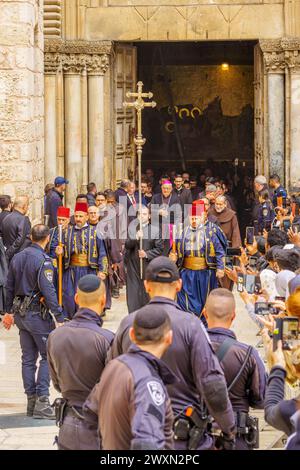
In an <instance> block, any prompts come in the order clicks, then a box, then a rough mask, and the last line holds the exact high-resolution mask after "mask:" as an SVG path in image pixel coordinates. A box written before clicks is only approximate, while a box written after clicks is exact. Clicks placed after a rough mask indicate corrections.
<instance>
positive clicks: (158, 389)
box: [147, 380, 166, 406]
mask: <svg viewBox="0 0 300 470" xmlns="http://www.w3.org/2000/svg"><path fill="white" fill-rule="evenodd" d="M147 387H148V391H149V393H150V396H151V398H152V400H153V402H154V403H155V405H156V406H161V405H162V404H163V403H165V400H166V395H165V392H164V390H163V388H162V386H161V384H160V383H159V382H156V381H154V380H152V381H150V382H148V383H147Z"/></svg>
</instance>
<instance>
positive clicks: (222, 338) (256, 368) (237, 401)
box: [204, 289, 267, 450]
mask: <svg viewBox="0 0 300 470" xmlns="http://www.w3.org/2000/svg"><path fill="white" fill-rule="evenodd" d="M204 315H205V317H206V319H207V322H208V330H207V332H208V334H209V337H210V340H211V343H212V346H213V348H214V350H215V352H216V354H217V357H218V359H219V361H220V362H221V365H222V368H223V370H224V374H225V378H226V382H227V386H228V392H229V398H230V401H231V404H232V408H233V411H234V415H235V419H236V428H237V435H236V449H237V450H251V449H254V448H258V444H259V442H258V437H259V435H258V432H259V431H258V422H257V419H256V418H254V417H252V416H250V415H249V408H250V407H251V408H256V409H263V408H264V398H265V392H266V378H267V377H266V371H265V367H264V364H263V362H262V360H261V359H260V357H259V355H258V353H257V351H256V350H255V349H254V348H252V347H251V346H249V345H247V344H244V343H241V342H239V341H238V340H237V339H236V336H235V334H234V332H233V331H232V330H230V327H231V324H232V322H233V320H234V319H235V300H234V296H233V294H232V292H230V291H229V290H227V289H214V290H212V291H211V293H210V294H209V296H208V299H207V302H206V305H205V309H204Z"/></svg>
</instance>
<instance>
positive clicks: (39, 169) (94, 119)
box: [0, 0, 300, 220]
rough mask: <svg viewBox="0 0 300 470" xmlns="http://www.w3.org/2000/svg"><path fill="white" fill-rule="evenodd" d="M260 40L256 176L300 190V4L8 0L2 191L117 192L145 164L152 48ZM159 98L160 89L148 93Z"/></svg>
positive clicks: (38, 201) (34, 198)
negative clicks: (59, 186)
mask: <svg viewBox="0 0 300 470" xmlns="http://www.w3.org/2000/svg"><path fill="white" fill-rule="evenodd" d="M246 40H247V41H249V40H251V41H255V45H254V49H253V54H254V83H253V87H254V149H255V150H254V151H255V155H254V159H255V169H256V172H257V173H258V172H263V173H264V174H266V175H268V174H270V172H276V173H279V174H280V175H281V177H282V178H283V179H284V180H285V183H286V185H287V186H289V187H290V188H296V187H299V186H300V182H299V181H300V1H299V0H259V1H257V0H230V1H228V0H226V1H225V0H214V1H212V2H208V1H207V0H130V1H129V0H44V1H42V0H18V1H14V0H0V159H1V160H0V193H5V194H11V195H13V196H14V195H16V194H24V193H25V194H29V196H30V199H31V214H32V216H33V218H34V219H35V220H39V218H40V216H41V213H42V201H43V188H44V185H45V184H46V183H49V182H52V181H53V179H54V177H55V176H56V175H64V176H66V177H67V178H68V179H69V180H70V182H71V184H70V187H69V188H68V193H67V204H73V202H74V198H75V195H76V194H77V193H78V192H80V191H82V190H83V189H84V187H85V185H86V184H87V182H88V181H90V180H92V181H95V182H96V184H97V186H98V188H99V189H102V188H104V187H115V185H116V183H117V182H118V181H119V180H120V179H121V178H123V177H126V176H128V175H131V174H132V173H133V171H134V168H135V152H134V146H133V134H134V128H135V121H134V114H133V112H132V110H130V109H124V108H123V106H122V103H123V101H124V100H125V99H126V97H125V94H126V91H129V90H132V89H133V88H134V87H135V85H136V81H137V78H138V77H137V54H136V44H137V43H139V42H140V41H144V42H147V41H157V42H158V41H162V42H169V41H180V42H181V41H182V42H184V41H193V42H197V41H246ZM146 91H148V90H146Z"/></svg>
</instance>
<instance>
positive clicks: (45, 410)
mask: <svg viewBox="0 0 300 470" xmlns="http://www.w3.org/2000/svg"><path fill="white" fill-rule="evenodd" d="M33 417H34V418H39V419H42V418H43V419H55V413H54V409H53V408H52V406H51V405H50V402H49V397H47V396H42V397H37V399H36V404H35V407H34V411H33Z"/></svg>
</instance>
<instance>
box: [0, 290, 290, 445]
mask: <svg viewBox="0 0 300 470" xmlns="http://www.w3.org/2000/svg"><path fill="white" fill-rule="evenodd" d="M236 300H237V303H238V308H237V312H238V314H237V318H236V320H235V324H234V330H235V332H236V334H237V336H238V338H239V339H240V340H241V341H245V342H247V343H249V344H252V345H256V344H257V343H258V340H259V338H258V337H257V336H256V333H257V328H256V326H255V325H254V323H253V322H252V321H251V320H250V319H249V317H248V316H247V313H246V311H245V309H244V307H243V305H242V303H241V301H240V299H239V297H238V296H236ZM126 314H127V307H126V299H125V293H124V292H123V293H122V295H121V297H120V299H118V300H114V299H113V305H112V309H111V311H110V312H109V313H108V314H107V319H105V323H104V326H105V327H106V328H108V329H111V330H113V331H115V330H116V329H117V327H118V324H119V323H120V321H121V319H122V318H123V317H124V316H125V315H126ZM262 352H263V349H262V348H259V353H260V354H261V353H262ZM56 396H57V392H56V391H55V390H54V389H53V388H52V389H51V400H52V399H54V398H55V397H56ZM25 410H26V396H25V394H24V392H23V387H22V377H21V354H20V348H19V340H18V330H17V328H16V327H13V328H12V329H11V330H10V331H9V332H7V331H6V330H4V328H3V325H2V324H1V323H0V450H5V449H6V450H9V449H14V450H19V449H20V450H28V449H42V450H44V449H53V450H54V449H55V448H56V446H54V445H53V441H54V436H55V435H56V433H57V428H56V426H55V424H54V422H53V421H50V420H38V419H33V418H28V417H26V416H25V414H24V411H25ZM255 414H256V415H257V416H259V418H260V429H261V430H262V431H261V436H260V437H261V439H260V448H261V449H267V448H271V447H273V445H274V444H275V443H276V442H277V441H279V440H280V437H281V435H282V434H281V433H280V432H278V431H276V430H274V429H273V428H271V427H270V426H268V425H266V423H265V422H264V420H263V412H262V411H258V412H255ZM277 445H279V447H280V446H282V444H281V443H280V442H279V444H277Z"/></svg>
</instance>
